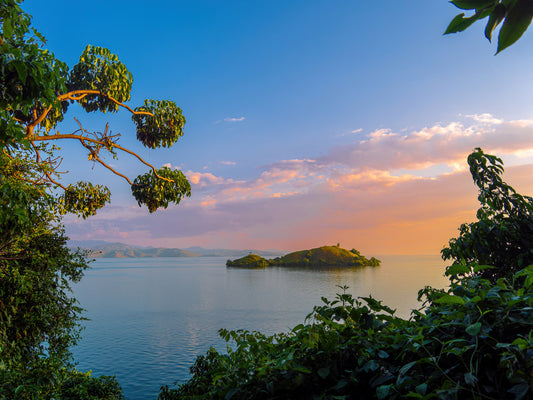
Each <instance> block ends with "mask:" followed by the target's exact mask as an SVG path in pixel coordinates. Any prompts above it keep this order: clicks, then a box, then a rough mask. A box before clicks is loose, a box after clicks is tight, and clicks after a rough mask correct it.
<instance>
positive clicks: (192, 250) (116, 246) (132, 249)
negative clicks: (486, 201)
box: [68, 240, 284, 258]
mask: <svg viewBox="0 0 533 400" xmlns="http://www.w3.org/2000/svg"><path fill="white" fill-rule="evenodd" d="M68 246H69V247H70V248H81V249H84V250H88V251H89V254H88V256H89V257H91V258H143V257H243V256H244V255H247V254H250V253H257V254H259V255H261V256H264V257H274V256H280V255H283V254H284V252H282V251H278V250H239V249H204V248H203V247H188V248H186V249H178V248H165V247H141V246H133V245H128V244H124V243H119V242H115V243H110V242H106V241H103V240H83V241H81V240H70V241H69V243H68Z"/></svg>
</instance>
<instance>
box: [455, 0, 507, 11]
mask: <svg viewBox="0 0 533 400" xmlns="http://www.w3.org/2000/svg"><path fill="white" fill-rule="evenodd" d="M450 3H452V4H453V5H454V6H455V7H457V8H460V9H461V10H475V9H480V8H485V7H490V6H492V5H493V4H494V3H497V0H453V1H451V2H450Z"/></svg>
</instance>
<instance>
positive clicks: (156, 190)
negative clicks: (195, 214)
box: [131, 167, 191, 213]
mask: <svg viewBox="0 0 533 400" xmlns="http://www.w3.org/2000/svg"><path fill="white" fill-rule="evenodd" d="M156 173H157V175H159V177H158V176H156ZM156 173H155V172H154V171H150V172H148V173H146V174H144V175H139V176H138V177H137V178H135V181H134V182H133V185H131V192H132V194H133V197H134V198H135V199H136V200H137V202H138V203H139V205H141V204H146V206H147V207H148V211H150V212H151V213H152V212H154V211H156V210H157V209H158V208H167V207H168V204H169V202H173V203H175V204H179V202H180V201H181V199H182V198H183V197H185V196H187V197H190V195H191V185H190V183H189V181H188V180H187V178H186V177H185V175H184V174H183V172H181V171H178V170H172V169H170V168H168V167H163V168H161V169H159V170H157V172H156ZM160 177H163V178H164V179H160Z"/></svg>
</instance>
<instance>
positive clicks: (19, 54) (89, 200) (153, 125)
mask: <svg viewBox="0 0 533 400" xmlns="http://www.w3.org/2000/svg"><path fill="white" fill-rule="evenodd" d="M20 2H21V1H20V0H0V92H1V93H0V150H2V157H20V154H21V153H31V154H32V156H33V157H34V159H35V166H36V167H37V168H38V170H39V171H40V172H41V175H40V177H39V178H37V179H35V180H34V184H36V185H43V186H47V187H50V188H58V187H59V188H62V189H63V192H64V194H63V199H61V204H62V208H61V209H62V211H64V212H74V213H77V214H78V215H79V216H81V217H83V218H85V217H87V216H89V215H93V214H94V213H95V212H96V210H97V209H99V208H100V207H102V206H103V205H104V204H106V203H107V202H109V199H110V192H109V190H108V189H107V188H106V187H104V186H101V185H93V184H90V183H88V182H78V183H77V184H74V185H70V186H68V187H65V186H64V185H62V184H61V183H60V182H59V180H58V175H57V174H55V172H57V169H58V167H59V164H60V163H61V158H60V157H55V156H54V153H55V152H57V151H58V150H59V148H58V147H57V146H48V148H47V149H48V150H47V151H43V147H42V145H41V144H42V143H57V142H60V141H61V140H67V139H69V140H77V141H78V142H79V143H80V145H81V146H82V147H83V148H84V149H86V150H87V155H88V160H89V161H92V162H93V163H99V164H100V165H102V166H103V167H105V168H107V169H108V170H109V171H111V173H114V174H116V175H118V176H121V177H122V178H124V179H125V180H126V181H127V182H128V183H129V184H130V185H131V188H132V192H133V194H134V196H135V199H136V200H137V202H138V203H139V205H141V204H145V205H147V206H148V209H149V211H150V212H153V211H155V210H157V209H158V208H160V207H163V208H166V207H167V206H168V204H169V203H170V202H174V203H176V204H177V203H179V202H180V200H181V199H182V198H183V197H185V196H190V184H189V182H188V181H187V179H186V177H185V176H184V175H183V173H182V172H181V171H177V170H170V169H167V170H164V171H162V170H159V169H156V168H155V167H154V166H153V165H151V164H150V163H148V162H147V161H145V160H144V159H143V158H142V157H141V156H140V155H138V154H136V153H134V152H133V151H131V150H129V149H127V148H125V147H123V146H121V145H120V144H119V138H120V134H115V135H113V134H111V131H110V129H109V126H108V125H106V126H105V129H103V130H102V132H99V131H95V132H89V131H87V130H86V129H84V128H83V125H82V123H81V122H80V121H78V120H76V121H77V123H78V126H79V129H78V130H76V131H74V132H71V133H61V132H60V131H59V130H58V129H57V127H58V123H59V122H61V121H62V120H63V119H64V117H65V114H66V112H67V110H68V109H69V108H70V107H71V106H72V105H74V104H77V105H79V106H81V108H82V109H83V110H85V111H86V112H88V113H91V112H95V111H99V112H102V113H107V112H110V113H115V112H118V111H119V110H125V111H127V112H130V113H131V114H132V119H133V122H134V124H135V126H136V127H137V139H138V140H139V141H140V142H141V143H142V144H143V145H144V146H146V147H148V148H150V149H155V148H158V147H170V146H172V145H173V144H174V143H175V142H176V141H177V140H178V139H179V138H180V137H181V136H182V135H183V127H184V125H185V118H184V117H183V115H182V111H181V109H180V108H179V107H178V106H177V105H176V104H175V103H174V102H172V101H168V100H163V101H159V100H145V101H144V104H143V105H142V106H140V107H136V108H131V107H130V106H128V105H127V104H126V102H127V101H129V100H130V96H131V88H132V82H133V78H132V75H131V73H130V72H129V71H128V69H127V68H126V66H125V65H124V64H123V63H122V62H121V61H120V60H119V59H118V57H117V56H116V55H114V54H112V53H111V52H110V51H109V50H108V49H105V48H101V47H96V46H90V45H89V46H87V47H86V49H85V50H84V51H83V53H82V54H81V56H80V58H79V61H78V63H77V64H76V65H74V67H72V68H71V69H69V68H68V66H67V65H66V64H65V63H63V62H61V61H60V60H58V59H56V58H55V56H54V54H53V53H51V52H50V51H49V50H47V49H45V48H44V44H45V41H44V38H43V37H42V35H41V34H39V33H38V32H37V31H35V30H34V29H33V28H32V27H31V19H30V16H29V15H27V14H26V13H24V11H22V9H21V8H20V6H19V3H20ZM119 152H122V153H127V154H130V155H132V156H134V157H136V158H137V159H138V160H139V161H140V162H141V163H143V164H144V165H146V166H147V167H148V168H149V172H148V173H146V174H144V175H140V176H139V177H138V178H137V179H135V180H134V181H132V180H131V179H130V178H129V177H128V176H127V175H126V174H123V173H121V172H119V171H117V170H116V169H115V168H114V167H113V166H111V165H109V164H108V163H107V162H106V161H105V155H106V154H107V155H111V156H112V157H113V158H116V157H117V155H118V153H119ZM147 177H148V178H147ZM139 193H140V194H139Z"/></svg>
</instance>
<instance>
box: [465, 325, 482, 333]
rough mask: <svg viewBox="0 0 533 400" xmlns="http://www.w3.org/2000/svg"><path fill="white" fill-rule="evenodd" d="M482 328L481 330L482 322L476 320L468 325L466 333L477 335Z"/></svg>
mask: <svg viewBox="0 0 533 400" xmlns="http://www.w3.org/2000/svg"><path fill="white" fill-rule="evenodd" d="M480 330H481V322H476V323H474V324H472V325H468V326H467V327H466V333H468V334H469V335H470V336H477V335H478V334H479V331H480Z"/></svg>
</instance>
